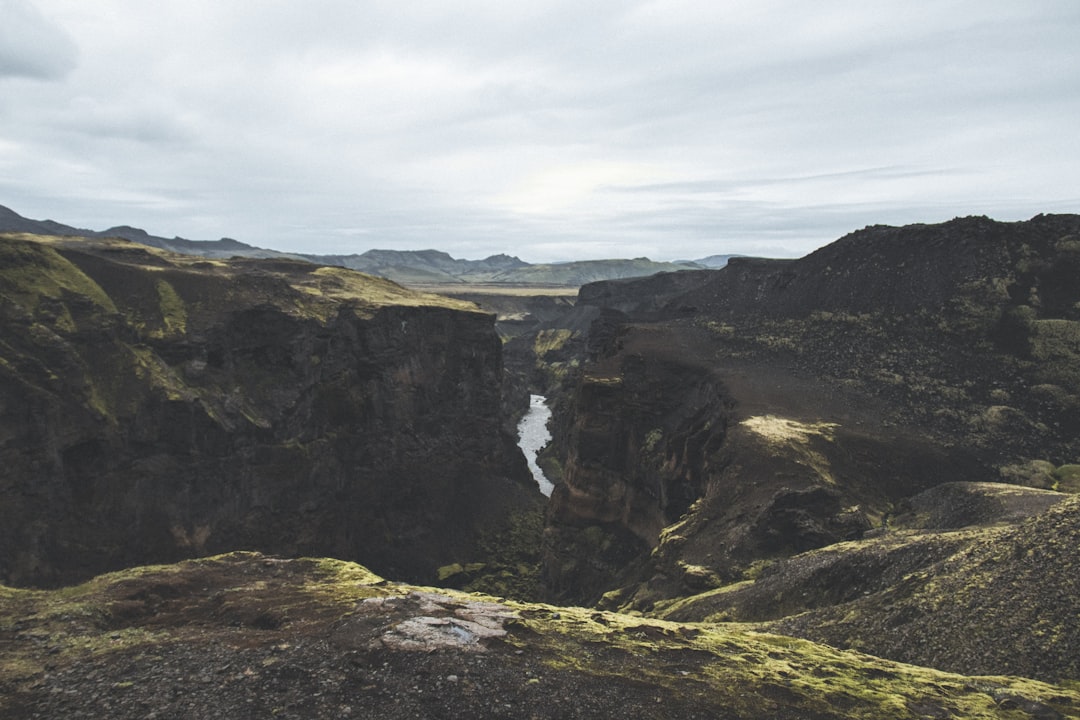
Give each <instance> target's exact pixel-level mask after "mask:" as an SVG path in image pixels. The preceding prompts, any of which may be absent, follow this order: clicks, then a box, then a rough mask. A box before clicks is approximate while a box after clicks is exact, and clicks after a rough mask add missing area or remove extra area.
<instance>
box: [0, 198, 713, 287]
mask: <svg viewBox="0 0 1080 720" xmlns="http://www.w3.org/2000/svg"><path fill="white" fill-rule="evenodd" d="M0 232H27V233H34V234H39V235H61V236H71V237H88V238H101V239H104V238H110V237H117V238H121V239H124V240H130V241H132V242H138V243H142V244H144V245H149V246H151V247H156V248H160V249H162V250H169V251H171V252H178V253H183V254H188V255H199V256H202V257H208V258H215V259H228V258H230V257H237V256H239V257H248V258H287V259H293V260H303V261H306V262H311V263H315V264H317V265H335V266H339V267H345V268H349V269H350V270H357V271H359V272H365V273H368V274H370V275H377V276H379V277H385V278H387V279H390V280H393V281H395V282H398V283H400V284H402V285H463V286H467V285H470V284H495V285H551V286H557V287H578V286H581V285H583V284H585V283H588V282H595V281H598V280H615V279H621V278H630V277H642V276H646V275H652V274H654V273H658V272H672V271H676V270H685V269H687V268H698V267H706V265H705V264H701V265H698V264H696V263H694V262H693V261H676V262H658V261H653V260H649V259H648V258H634V259H610V260H583V261H567V262H563V263H528V262H525V261H524V260H521V259H520V258H518V257H515V256H513V255H507V254H505V253H499V254H496V255H491V256H489V257H486V258H484V259H482V260H465V259H458V258H454V257H452V256H451V255H450V254H449V253H446V252H444V251H441V250H434V249H428V250H391V249H379V248H374V249H370V250H367V251H365V252H363V253H359V254H357V253H352V254H348V255H341V254H312V253H288V252H280V251H277V250H270V249H267V248H260V247H256V246H254V245H249V244H247V243H244V242H240V241H239V240H234V239H232V238H227V237H223V238H221V239H220V240H187V239H185V238H181V237H174V238H171V239H169V238H165V237H161V236H157V235H151V234H150V233H148V232H147V231H145V230H143V229H141V228H136V227H131V226H129V225H117V226H114V227H111V228H109V229H107V230H100V231H99V230H88V229H84V228H76V227H72V226H70V225H64V224H63V223H59V222H56V221H54V220H31V219H29V218H25V217H23V216H21V215H19V214H18V213H17V212H15V211H14V210H12V209H10V208H7V207H4V206H3V205H0ZM727 257H730V256H712V257H710V258H706V259H705V260H704V261H703V263H709V265H708V266H710V267H715V266H717V265H716V264H717V263H719V262H721V261H724V262H726V258H727ZM718 258H719V259H718Z"/></svg>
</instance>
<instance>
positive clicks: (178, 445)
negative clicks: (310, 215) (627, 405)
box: [0, 238, 540, 584]
mask: <svg viewBox="0 0 1080 720" xmlns="http://www.w3.org/2000/svg"><path fill="white" fill-rule="evenodd" d="M0 242H2V246H0V252H3V254H4V262H3V264H2V266H0V267H2V270H0V296H2V305H0V322H2V324H3V327H4V334H3V336H2V344H0V358H2V360H0V462H2V463H3V465H4V467H5V471H4V473H3V481H2V484H0V497H2V502H0V507H2V510H0V513H2V514H3V522H2V523H0V582H6V583H9V584H53V583H60V582H68V581H71V580H75V579H79V578H82V577H86V576H88V575H90V574H92V573H94V572H99V571H102V570H107V569H113V568H116V567H122V566H127V565H131V564H134V563H143V562H156V561H168V560H173V559H177V558H181V557H190V556H194V555H202V554H206V553H209V552H217V551H224V550H232V549H237V548H250V549H259V550H264V551H267V552H275V553H282V554H290V555H292V554H316V553H317V554H323V555H332V556H336V557H342V558H349V559H358V560H363V561H364V562H366V563H367V564H369V565H370V566H372V567H374V568H377V569H378V570H379V571H380V572H384V573H386V574H388V575H392V576H396V577H408V578H412V579H415V580H423V581H429V580H430V579H432V577H433V572H434V569H435V568H437V567H438V566H440V565H443V564H446V563H448V562H453V561H455V560H457V559H461V558H462V556H463V555H471V554H472V552H473V551H474V549H475V543H476V540H477V535H478V533H480V532H481V531H482V530H484V529H485V528H490V527H494V526H495V525H497V524H498V523H499V522H500V521H501V520H503V519H505V518H506V517H507V515H508V514H512V513H513V512H515V511H517V510H521V509H524V508H526V507H532V506H534V505H535V504H536V503H538V502H540V498H539V496H538V494H537V493H536V492H535V489H534V487H530V483H529V477H528V470H527V468H526V467H525V464H524V460H523V458H522V457H521V455H520V452H519V451H518V450H517V448H516V446H515V445H514V441H513V438H512V437H511V436H510V435H508V434H507V433H505V432H504V431H503V430H502V429H501V423H500V412H501V411H500V404H501V403H500V375H501V360H500V343H499V339H498V337H497V336H496V334H495V332H494V329H493V325H492V321H493V319H492V317H491V316H489V315H486V314H484V313H480V312H477V311H476V309H475V307H473V306H470V305H468V304H465V303H460V302H454V301H449V300H445V299H437V298H434V297H430V296H420V295H417V294H415V293H409V292H407V291H405V290H403V289H402V288H400V287H398V286H396V285H393V284H392V283H388V282H386V281H382V280H377V279H374V278H368V277H366V276H362V275H359V274H357V273H351V272H349V271H345V270H341V269H333V268H319V267H318V266H314V265H310V264H307V263H299V262H289V261H274V262H273V263H270V262H265V261H240V260H236V261H231V262H228V263H226V262H218V261H214V262H207V261H196V260H194V259H190V258H189V259H183V258H181V257H179V256H172V255H168V254H165V253H162V252H159V251H149V250H148V249H145V248H141V247H140V246H137V245H134V244H131V243H120V242H111V243H104V244H102V243H89V242H80V241H64V242H59V241H55V242H51V243H50V242H37V241H33V240H32V239H28V238H21V239H20V238H8V239H4V240H2V241H0ZM469 559H474V557H470V558H469Z"/></svg>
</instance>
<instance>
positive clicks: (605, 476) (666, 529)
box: [546, 216, 1080, 611]
mask: <svg viewBox="0 0 1080 720" xmlns="http://www.w3.org/2000/svg"><path fill="white" fill-rule="evenodd" d="M1077 277H1080V218H1078V217H1076V216H1049V217H1042V216H1040V217H1037V218H1034V219H1033V220H1031V221H1029V222H1026V223H996V222H993V221H990V220H987V219H985V218H967V219H963V220H956V221H952V222H950V223H944V224H942V225H937V226H911V227H907V228H884V227H874V228H867V229H866V230H863V231H859V232H858V233H853V234H852V235H850V236H848V237H846V238H843V239H841V240H839V241H837V242H836V243H833V244H832V245H830V246H827V247H825V248H822V249H821V250H819V251H817V252H815V253H814V254H812V255H809V256H807V257H806V258H803V259H800V260H794V261H761V260H753V259H733V260H732V261H731V262H730V263H729V264H728V266H727V267H725V268H724V269H722V270H719V271H709V272H705V273H701V274H700V275H698V276H696V277H693V276H692V277H689V278H663V277H661V278H651V279H648V280H642V281H636V282H634V281H624V282H619V283H603V284H600V285H598V286H595V287H588V288H584V289H583V291H582V293H581V297H580V302H579V305H581V306H585V305H590V304H591V305H597V306H600V307H601V311H600V318H601V319H600V320H599V321H597V322H596V323H595V324H594V326H593V328H592V330H591V331H590V339H589V341H590V344H591V348H592V354H591V356H590V357H589V358H588V359H587V362H586V363H585V364H584V366H583V369H582V372H581V379H580V381H579V384H578V386H577V388H576V390H575V391H574V393H573V396H572V397H573V399H572V400H571V406H572V408H571V409H570V411H569V412H568V413H567V414H566V415H565V416H564V417H565V418H567V419H566V430H565V431H564V437H565V438H567V443H566V446H567V450H566V452H565V462H566V467H565V473H564V479H565V486H564V487H563V488H562V489H560V490H559V491H558V492H557V493H556V495H555V496H553V503H552V512H551V513H550V524H549V525H550V526H549V529H548V537H549V540H550V542H549V544H548V548H549V550H548V556H547V565H546V570H547V572H548V574H549V577H550V578H551V582H552V583H553V584H554V585H555V587H557V588H559V589H561V590H562V591H563V592H565V593H567V595H568V596H570V597H574V598H575V599H578V600H595V599H596V598H597V597H598V595H599V594H600V593H601V592H603V591H604V590H605V589H607V590H609V591H611V592H610V593H609V595H608V596H607V599H606V602H607V603H609V604H610V605H611V606H613V607H633V608H634V609H637V610H643V611H648V610H651V609H653V607H654V604H655V603H658V602H665V601H668V600H670V599H671V598H676V597H682V596H686V595H689V594H693V593H695V592H700V591H703V590H706V589H708V588H712V587H718V586H721V585H724V584H727V583H731V582H735V581H738V580H740V579H743V578H746V577H751V576H752V575H753V573H754V572H756V568H758V567H760V566H761V564H762V563H766V562H772V561H774V560H776V559H778V558H783V557H788V556H791V555H794V554H797V553H801V552H805V551H807V550H811V549H813V548H818V547H823V546H826V545H830V544H833V543H836V542H839V541H843V540H854V539H858V538H860V537H862V536H863V535H864V534H866V533H867V532H868V531H871V530H873V531H875V532H880V531H881V530H882V529H883V528H886V527H887V526H888V523H889V520H890V518H891V517H892V516H894V515H895V514H896V513H897V512H899V508H900V507H901V506H902V504H903V503H904V501H905V500H906V499H907V498H909V497H912V496H914V495H916V494H917V493H920V492H922V491H925V490H926V489H928V488H930V487H933V486H935V485H939V484H941V483H944V482H950V481H968V482H1008V483H1015V484H1022V485H1029V486H1033V487H1041V488H1048V489H1049V488H1056V487H1057V485H1058V484H1059V479H1058V478H1059V477H1062V476H1063V475H1062V473H1063V472H1064V468H1067V467H1071V465H1069V464H1070V463H1075V462H1076V461H1077V459H1078V458H1080V444H1078V440H1077V438H1078V437H1080V376H1078V375H1077V373H1076V368H1077V367H1080V283H1077V282H1076V278H1077ZM636 368H648V370H647V371H646V372H645V373H643V374H640V375H641V377H638V374H635V370H636ZM664 368H678V369H677V370H674V369H673V370H670V371H666V370H665V369H664ZM644 388H647V390H646V389H644ZM674 418H678V420H677V421H673V419H674ZM680 422H685V423H686V427H690V426H693V427H695V428H696V431H695V432H692V433H689V434H688V435H685V437H684V436H681V435H680V434H679V433H673V432H671V430H672V428H673V427H674V426H678V425H679V423H680ZM689 437H693V438H694V441H693V442H692V443H688V442H687V441H686V438H689ZM691 447H693V448H694V449H695V450H694V452H695V453H696V456H694V455H693V454H692V453H688V451H687V449H688V448H691ZM691 457H692V459H690V458H691ZM684 459H685V460H684ZM686 478H693V480H692V482H686V480H685V479H686ZM668 487H675V488H680V489H687V490H690V492H688V493H687V494H685V495H679V497H680V502H681V503H682V507H684V508H685V507H687V505H686V503H687V502H690V501H692V502H691V504H690V505H689V507H688V511H687V512H686V513H685V514H684V515H683V516H682V517H681V518H676V517H674V514H673V513H672V512H671V511H672V510H674V509H675V508H676V507H678V506H679V504H674V505H669V504H668V503H667V502H666V501H665V499H664V498H665V490H664V488H668ZM646 488H647V489H648V490H646ZM650 493H651V494H650ZM646 497H648V501H647V502H646V500H645V498H646ZM643 503H645V504H648V505H649V507H650V509H651V515H649V514H648V513H645V512H643V511H642V510H641V508H640V506H641V505H642V504H643ZM612 507H616V508H632V509H633V510H632V511H629V512H621V513H620V512H610V508H612ZM598 509H599V510H598ZM643 517H651V518H652V522H651V524H650V523H647V522H642V520H641V518H643ZM676 520H677V522H675V521H676ZM661 528H662V529H661ZM566 537H572V538H573V537H584V538H591V540H592V545H593V548H592V551H591V553H589V554H587V555H585V556H584V557H582V558H579V559H578V560H577V561H576V563H574V562H571V561H570V560H569V559H568V557H569V556H570V555H571V554H572V553H571V552H570V551H569V550H566V549H563V550H560V548H566V547H568V543H567V541H565V538H566ZM573 547H575V548H576V550H575V551H576V552H579V553H580V552H582V551H586V550H588V547H589V546H588V544H587V543H581V542H578V543H574V544H573ZM583 572H584V573H585V578H584V579H583V578H582V573H583Z"/></svg>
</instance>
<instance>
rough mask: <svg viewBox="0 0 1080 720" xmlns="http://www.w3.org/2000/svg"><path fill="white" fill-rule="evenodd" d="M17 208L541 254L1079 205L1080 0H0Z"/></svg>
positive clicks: (738, 246)
mask: <svg viewBox="0 0 1080 720" xmlns="http://www.w3.org/2000/svg"><path fill="white" fill-rule="evenodd" d="M0 205H6V206H8V207H10V208H12V209H13V210H15V211H16V212H19V213H20V214H22V215H24V216H27V217H31V218H34V219H46V218H50V219H54V220H57V221H60V222H64V223H67V224H70V225H76V226H79V227H87V228H91V229H105V228H107V227H110V226H113V225H118V224H129V225H135V226H137V227H142V228H144V229H146V230H148V231H149V232H151V233H153V234H156V235H164V236H168V237H171V236H174V235H180V236H183V237H186V238H190V239H199V240H206V239H217V238H219V237H222V236H228V237H233V238H236V239H238V240H242V241H244V242H247V243H250V244H253V245H258V246H261V247H269V248H274V249H278V250H287V251H303V252H316V253H352V252H363V251H365V250H368V249H371V248H397V249H423V248H438V249H441V250H445V251H447V252H449V253H451V254H452V255H454V256H456V257H463V258H470V259H478V258H482V257H486V256H487V255H490V254H494V253H498V252H508V253H512V254H516V255H519V256H520V257H522V258H523V259H525V260H528V261H531V262H545V261H551V260H566V259H578V258H602V257H638V256H642V255H645V256H649V257H652V258H654V259H676V258H698V257H703V256H706V255H710V254H719V253H744V254H758V255H773V256H798V255H803V254H805V253H807V252H809V251H810V250H812V249H814V248H816V247H819V246H821V245H823V244H825V243H827V242H830V241H832V240H834V239H836V238H838V237H840V236H841V235H843V234H845V233H847V232H849V231H851V230H855V229H858V228H860V227H863V226H865V225H868V224H875V223H886V224H906V223H911V222H940V221H943V220H948V219H950V218H952V217H955V216H962V215H972V214H976V215H983V214H985V215H989V216H991V217H994V218H997V219H1000V220H1020V219H1027V218H1029V217H1031V216H1032V215H1035V214H1038V213H1040V212H1080V2H1078V0H895V1H894V0H880V1H879V0H819V1H818V2H814V3H809V2H797V1H796V0H776V1H770V0H752V1H751V0H746V1H735V0H656V1H654V2H632V1H625V2H614V1H608V0H585V2H582V0H573V1H572V2H571V1H567V2H561V1H559V0H536V1H532V2H528V1H525V0H523V1H522V2H512V1H511V2H508V1H507V0H490V1H489V0H455V1H454V2H449V1H446V0H430V1H424V2H413V1H411V0H390V1H386V2H383V1H381V0H376V1H363V0H360V1H357V0H305V2H299V0H259V1H258V2H254V1H250V0H244V1H241V0H212V1H211V0H175V1H173V0H161V1H156V2H147V1H146V0H138V1H136V0H94V1H93V2H87V1H86V0H0Z"/></svg>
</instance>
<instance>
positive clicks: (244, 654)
mask: <svg viewBox="0 0 1080 720" xmlns="http://www.w3.org/2000/svg"><path fill="white" fill-rule="evenodd" d="M0 689H2V692H0V698H2V699H0V710H2V712H3V714H4V717H6V718H11V719H12V720H19V719H21V718H30V717H36V716H40V715H42V714H46V715H51V716H54V717H56V716H60V715H64V714H70V713H72V712H75V711H78V712H82V713H84V714H89V715H92V716H106V715H107V716H109V717H113V718H118V719H123V718H135V717H140V718H141V717H145V716H147V714H150V713H155V714H157V715H158V716H172V715H184V714H187V715H192V714H194V715H199V714H200V713H203V712H212V713H217V714H225V715H229V716H232V717H256V716H278V717H294V718H300V717H330V716H342V715H345V716H349V715H357V714H358V715H377V716H379V717H385V718H390V719H395V718H404V717H414V716H417V715H419V716H423V717H461V716H475V717H523V716H524V717H533V718H586V717H588V718H608V717H612V718H614V717H627V716H636V717H655V718H706V717H708V718H732V719H734V718H757V717H773V718H822V719H824V718H882V717H889V718H925V717H933V718H951V717H955V718H1017V719H1019V718H1030V717H1064V716H1069V717H1074V716H1077V714H1078V713H1080V693H1078V692H1077V690H1076V689H1075V688H1068V687H1061V686H1054V685H1050V684H1046V683H1040V682H1036V681H1032V680H1025V679H1020V678H1010V677H965V676H961V675H955V674H948V673H943V672H938V671H934V670H928V669H924V668H919V667H915V666H911V665H903V664H900V663H895V662H888V661H883V660H879V659H877V658H873V657H870V656H868V655H863V654H860V653H856V652H845V651H840V650H834V649H832V648H828V647H825V646H822V645H816V644H814V643H811V642H807V641H803V640H795V639H792V638H788V637H782V636H777V635H768V634H760V633H756V632H753V631H750V630H748V629H746V628H745V627H743V626H739V625H694V624H678V623H671V622H662V621H655V620H642V619H640V618H632V617H627V616H622V615H618V614H615V613H599V612H595V611H592V610H585V609H579V608H557V607H552V606H547V605H536V604H526V603H509V602H499V601H498V600H495V599H492V598H487V597H484V596H477V595H466V594H463V593H456V592H453V591H433V590H431V589H426V588H418V587H413V586H406V585H397V584H392V583H387V582H385V581H383V580H381V579H379V578H378V577H376V576H374V575H372V574H371V573H369V572H367V571H366V570H364V569H363V568H361V567H359V566H355V565H351V564H348V563H340V562H336V561H319V560H292V561H283V560H277V559H273V558H268V557H264V556H259V555H255V554H251V553H240V554H231V555H225V556H219V557H213V558H208V559H205V560H199V561H190V562H184V563H180V564H178V565H173V566H163V567H162V566H159V567H150V568H141V569H136V570H132V571H126V572H121V573H115V574H111V575H108V576H104V577H100V578H97V579H95V580H93V581H91V582H88V583H86V584H84V585H82V586H79V587H75V588H70V589H65V590H56V591H49V592H43V591H26V590H24V591H11V590H4V591H3V592H0Z"/></svg>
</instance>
